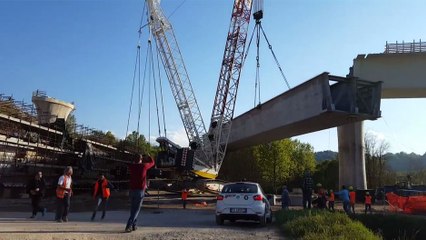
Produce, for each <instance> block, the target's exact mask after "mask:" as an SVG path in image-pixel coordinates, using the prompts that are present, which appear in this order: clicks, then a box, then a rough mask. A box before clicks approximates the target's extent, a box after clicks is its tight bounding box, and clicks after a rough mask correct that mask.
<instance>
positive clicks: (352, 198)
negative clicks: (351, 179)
mask: <svg viewBox="0 0 426 240" xmlns="http://www.w3.org/2000/svg"><path fill="white" fill-rule="evenodd" d="M355 202H356V192H355V190H354V188H353V187H352V186H350V187H349V204H350V207H351V210H352V213H353V214H355Z"/></svg>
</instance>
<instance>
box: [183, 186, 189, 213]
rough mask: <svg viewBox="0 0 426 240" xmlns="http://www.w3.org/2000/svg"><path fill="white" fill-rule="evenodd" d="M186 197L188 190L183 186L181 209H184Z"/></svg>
mask: <svg viewBox="0 0 426 240" xmlns="http://www.w3.org/2000/svg"><path fill="white" fill-rule="evenodd" d="M187 199H188V190H187V189H186V188H184V189H183V190H182V204H183V209H186V200H187Z"/></svg>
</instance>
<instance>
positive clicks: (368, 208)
mask: <svg viewBox="0 0 426 240" xmlns="http://www.w3.org/2000/svg"><path fill="white" fill-rule="evenodd" d="M367 210H368V211H369V212H370V213H372V212H371V204H365V214H367Z"/></svg>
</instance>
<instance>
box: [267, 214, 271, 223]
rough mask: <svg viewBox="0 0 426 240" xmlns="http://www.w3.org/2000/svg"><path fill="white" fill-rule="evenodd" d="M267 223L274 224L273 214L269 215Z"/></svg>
mask: <svg viewBox="0 0 426 240" xmlns="http://www.w3.org/2000/svg"><path fill="white" fill-rule="evenodd" d="M266 223H272V212H271V213H270V214H269V217H268V218H267V219H266Z"/></svg>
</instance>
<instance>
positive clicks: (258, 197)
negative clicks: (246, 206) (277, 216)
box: [253, 195, 263, 201]
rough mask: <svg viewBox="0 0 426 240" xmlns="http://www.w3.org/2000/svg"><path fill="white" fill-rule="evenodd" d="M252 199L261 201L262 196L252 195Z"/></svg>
mask: <svg viewBox="0 0 426 240" xmlns="http://www.w3.org/2000/svg"><path fill="white" fill-rule="evenodd" d="M253 199H254V201H262V200H263V198H262V195H254V196H253Z"/></svg>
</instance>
